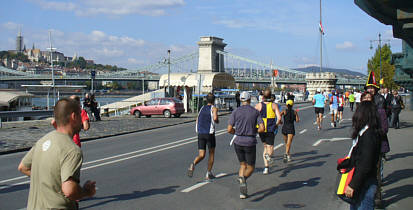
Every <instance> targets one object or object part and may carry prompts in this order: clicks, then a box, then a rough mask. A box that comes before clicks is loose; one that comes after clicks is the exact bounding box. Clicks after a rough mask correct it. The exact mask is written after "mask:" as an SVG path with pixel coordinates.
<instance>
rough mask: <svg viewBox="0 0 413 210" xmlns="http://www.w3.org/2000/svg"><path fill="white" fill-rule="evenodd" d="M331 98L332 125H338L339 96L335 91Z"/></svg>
mask: <svg viewBox="0 0 413 210" xmlns="http://www.w3.org/2000/svg"><path fill="white" fill-rule="evenodd" d="M331 94H332V95H331V98H330V108H331V109H330V114H331V127H333V128H335V127H337V123H336V121H337V113H338V96H337V94H336V92H335V91H333V92H332V93H331Z"/></svg>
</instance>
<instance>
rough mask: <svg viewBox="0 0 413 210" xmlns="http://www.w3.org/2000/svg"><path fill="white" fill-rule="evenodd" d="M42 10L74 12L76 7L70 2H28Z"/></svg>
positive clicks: (39, 0)
mask: <svg viewBox="0 0 413 210" xmlns="http://www.w3.org/2000/svg"><path fill="white" fill-rule="evenodd" d="M29 1H30V2H33V3H35V4H37V5H39V6H40V7H41V8H42V9H45V10H56V11H74V10H75V9H76V5H75V4H74V3H72V2H58V1H46V0H29Z"/></svg>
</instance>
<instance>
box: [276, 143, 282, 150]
mask: <svg viewBox="0 0 413 210" xmlns="http://www.w3.org/2000/svg"><path fill="white" fill-rule="evenodd" d="M282 146H284V143H281V144H279V145H277V146H275V147H274V151H275V150H276V149H278V148H280V147H282Z"/></svg>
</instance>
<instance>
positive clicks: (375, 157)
mask: <svg viewBox="0 0 413 210" xmlns="http://www.w3.org/2000/svg"><path fill="white" fill-rule="evenodd" d="M372 77H373V79H370V78H371V75H370V76H369V80H368V82H367V84H366V91H365V92H363V93H361V92H360V91H356V92H355V93H353V91H346V92H344V93H342V92H340V91H332V92H331V93H326V92H323V91H321V89H317V94H316V95H314V97H313V99H312V103H313V105H314V110H315V114H316V121H315V124H316V125H317V129H318V130H321V129H322V127H323V115H324V109H325V107H329V111H330V114H331V126H332V127H334V128H335V127H337V123H341V122H342V120H343V111H344V107H346V106H349V107H350V110H351V111H352V112H353V111H354V114H353V117H352V134H351V137H352V139H353V146H352V147H351V150H350V152H349V155H348V156H349V157H348V161H344V162H342V163H340V164H339V165H338V166H337V169H342V168H354V169H355V172H354V175H353V178H352V180H351V182H350V183H349V185H348V187H347V188H346V190H345V195H346V196H347V197H349V198H353V199H354V200H355V201H354V203H352V204H351V205H350V206H351V209H374V205H375V204H377V203H380V202H381V201H382V196H381V185H382V182H381V180H382V176H383V174H382V171H383V159H386V156H385V154H386V153H387V152H389V151H390V145H389V141H388V138H387V132H388V128H389V125H390V127H395V128H399V127H400V125H399V124H400V123H399V117H398V115H399V114H400V111H401V110H402V109H403V108H404V104H403V100H402V99H401V97H400V96H399V95H398V92H397V91H393V92H392V94H391V93H389V92H388V90H387V89H386V88H384V89H382V90H380V88H379V86H377V84H375V80H374V75H373V76H372ZM238 94H239V102H240V104H239V106H238V107H237V108H236V109H235V110H234V111H233V112H232V113H231V115H230V117H229V120H228V123H227V132H228V133H230V134H233V135H234V136H233V138H232V140H231V143H230V144H231V145H233V146H234V150H235V154H236V157H237V159H238V161H239V171H238V178H237V180H238V182H239V190H240V196H239V197H240V199H245V198H247V197H248V188H247V179H248V178H249V177H251V175H252V174H253V173H254V170H255V165H256V151H257V144H258V141H257V135H258V136H259V138H260V140H261V142H262V145H263V165H264V170H263V172H262V173H263V174H265V175H266V174H269V173H271V171H270V169H271V166H272V165H273V164H274V161H275V159H274V157H273V152H274V140H275V136H276V135H277V133H278V129H279V128H278V127H279V126H281V125H282V128H281V133H282V135H283V139H284V142H285V152H284V155H283V162H284V163H288V162H291V161H292V158H291V154H290V150H291V145H292V142H293V138H294V135H295V125H294V124H295V123H298V122H300V117H299V114H298V111H297V110H295V109H294V108H293V107H294V98H293V97H291V96H290V98H289V99H288V100H286V101H285V106H286V108H284V109H282V108H281V105H280V104H279V103H277V102H276V101H275V96H274V95H273V94H272V92H271V90H270V89H265V90H264V91H263V92H262V99H261V100H260V102H259V103H258V104H256V105H255V107H253V106H251V104H250V103H251V95H250V93H249V92H245V91H244V92H241V93H238ZM206 101H207V104H206V105H204V106H203V107H202V108H201V109H200V111H199V113H198V117H197V120H196V133H197V134H198V151H197V152H198V154H197V156H196V157H195V158H194V160H193V161H192V162H191V163H190V165H189V168H188V170H187V175H188V176H189V177H193V175H194V171H195V167H196V165H197V164H199V163H200V162H201V161H202V160H203V159H204V158H205V156H206V150H207V148H208V164H207V171H206V174H205V180H206V181H210V180H212V179H214V178H215V176H214V174H213V173H212V168H213V164H214V157H215V147H216V139H215V131H216V130H215V127H216V124H217V123H219V117H218V109H217V108H216V107H215V106H214V102H215V96H214V95H213V94H212V93H209V94H208V95H207V96H206ZM354 103H355V104H356V108H355V109H354ZM94 114H97V115H94ZM54 115H55V117H54V120H53V121H52V125H53V126H54V127H55V130H54V131H52V132H50V133H48V134H46V135H45V136H44V137H43V138H41V139H40V140H39V141H37V143H36V144H35V146H33V147H32V149H31V150H30V151H29V152H28V153H27V154H26V155H25V156H24V158H23V159H22V161H21V163H20V164H19V166H18V170H19V171H21V172H22V173H23V174H25V175H27V176H30V177H31V181H30V191H29V199H28V204H27V207H28V209H50V208H51V209H77V208H78V203H77V202H78V201H79V200H80V199H82V198H87V197H91V196H93V195H94V194H95V193H96V182H94V181H86V182H85V184H84V185H83V186H81V185H80V168H81V165H82V162H83V154H82V150H81V144H80V139H79V132H80V130H81V129H84V130H87V129H89V127H90V124H89V119H90V118H93V117H94V118H95V119H96V120H100V117H98V116H99V114H98V113H97V111H96V102H95V101H94V98H93V95H92V96H91V95H89V94H87V95H86V96H85V99H84V102H83V109H82V107H81V103H80V98H79V97H78V96H71V97H69V98H64V99H61V100H59V101H58V102H57V104H56V107H55V109H54ZM93 115H94V116H93ZM389 115H390V116H389Z"/></svg>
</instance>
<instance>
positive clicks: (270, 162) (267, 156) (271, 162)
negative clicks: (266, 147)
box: [265, 154, 274, 166]
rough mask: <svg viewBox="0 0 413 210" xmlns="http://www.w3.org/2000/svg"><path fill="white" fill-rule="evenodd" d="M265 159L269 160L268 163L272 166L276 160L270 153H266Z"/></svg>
mask: <svg viewBox="0 0 413 210" xmlns="http://www.w3.org/2000/svg"><path fill="white" fill-rule="evenodd" d="M265 160H267V162H268V165H270V166H272V165H273V164H274V160H273V159H272V158H271V156H270V155H268V154H265Z"/></svg>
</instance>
